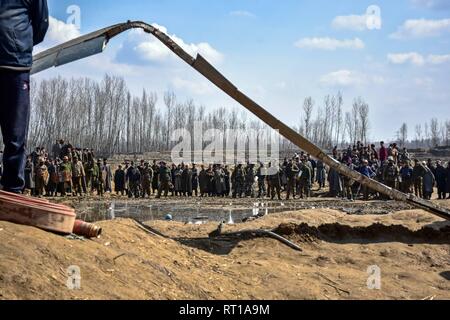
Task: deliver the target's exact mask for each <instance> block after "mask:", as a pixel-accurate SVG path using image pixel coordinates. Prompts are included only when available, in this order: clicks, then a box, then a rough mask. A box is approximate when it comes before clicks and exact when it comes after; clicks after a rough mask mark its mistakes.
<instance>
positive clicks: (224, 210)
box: [77, 201, 297, 224]
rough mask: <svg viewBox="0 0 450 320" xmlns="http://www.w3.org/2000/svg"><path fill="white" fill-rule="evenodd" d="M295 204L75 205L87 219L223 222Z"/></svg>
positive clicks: (195, 222) (79, 212)
mask: <svg viewBox="0 0 450 320" xmlns="http://www.w3.org/2000/svg"><path fill="white" fill-rule="evenodd" d="M296 208H297V206H295V207H294V206H292V207H291V206H286V205H285V204H284V203H275V202H267V203H266V202H255V203H253V205H248V206H246V207H245V206H244V207H243V206H239V207H237V208H236V205H235V204H233V203H230V204H229V205H219V206H214V205H202V204H201V203H196V204H192V203H191V204H185V205H184V204H174V203H154V202H151V201H148V202H138V203H136V202H128V201H114V202H110V203H105V202H89V203H85V204H81V205H80V206H78V207H77V215H78V218H80V219H82V220H85V221H87V222H97V221H103V220H114V219H116V218H132V219H136V220H138V221H153V220H167V217H168V216H170V218H171V220H173V221H178V222H183V223H189V224H203V223H206V222H225V223H227V224H235V223H242V222H244V221H246V220H248V219H250V218H252V217H261V216H264V215H268V214H273V213H279V212H286V211H291V210H295V209H296Z"/></svg>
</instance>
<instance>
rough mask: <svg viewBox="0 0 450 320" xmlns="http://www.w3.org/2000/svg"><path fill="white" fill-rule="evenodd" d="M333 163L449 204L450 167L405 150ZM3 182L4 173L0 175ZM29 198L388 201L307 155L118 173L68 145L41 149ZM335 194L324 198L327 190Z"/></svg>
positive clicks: (369, 149)
mask: <svg viewBox="0 0 450 320" xmlns="http://www.w3.org/2000/svg"><path fill="white" fill-rule="evenodd" d="M333 157H334V158H335V159H336V160H338V161H339V162H341V163H342V164H344V165H346V166H348V167H349V168H350V169H352V170H355V171H358V172H360V173H361V174H363V175H365V176H367V177H369V178H372V179H375V180H377V181H379V182H381V183H383V184H385V185H387V186H389V187H391V188H394V189H398V190H400V191H402V192H404V193H415V195H416V196H418V197H421V198H424V199H431V196H432V194H433V192H434V189H435V187H437V190H438V198H439V199H445V198H446V196H447V194H448V197H449V198H450V163H447V164H444V163H443V162H441V161H440V160H437V161H435V162H434V163H433V161H431V159H430V160H428V161H427V162H421V161H419V160H417V159H412V158H411V156H410V154H409V153H408V151H407V150H406V148H403V149H402V150H400V149H399V148H398V147H397V145H396V144H392V145H390V146H389V147H385V145H384V143H383V142H381V144H380V147H379V148H378V149H377V148H376V146H375V145H370V146H364V145H363V144H362V143H360V142H358V143H357V144H356V145H354V146H349V147H348V148H347V149H346V150H343V151H339V150H338V148H337V147H336V148H334V150H333ZM0 176H1V167H0ZM25 182H26V183H25V191H26V192H29V193H31V195H34V196H37V197H42V196H48V197H56V196H63V197H64V196H67V195H72V196H84V195H94V194H96V195H99V196H103V195H104V194H105V193H115V194H117V195H118V196H128V197H130V198H148V197H152V196H155V197H156V198H160V197H162V196H164V197H168V196H169V195H170V196H173V197H194V196H195V197H197V196H198V197H233V198H247V197H248V198H270V199H272V200H273V199H275V198H277V199H279V200H282V195H283V196H284V199H286V200H289V199H291V198H293V199H295V198H297V197H298V198H304V199H305V198H308V197H311V196H312V189H313V187H314V186H315V187H316V188H317V191H321V190H323V192H315V194H324V195H327V196H331V197H337V198H346V199H349V200H355V199H358V198H362V199H364V200H369V199H372V198H383V196H382V195H379V194H377V193H375V192H373V191H371V190H370V189H368V188H367V187H365V186H362V185H359V184H358V183H357V182H355V181H353V180H351V179H349V178H347V177H345V176H343V175H341V174H339V173H338V172H337V171H336V170H334V169H331V168H328V167H327V166H325V165H324V163H323V162H322V161H317V160H315V159H313V158H312V157H311V156H310V155H308V154H305V153H303V152H301V153H299V154H295V155H294V156H293V157H292V158H291V159H287V158H286V159H284V161H282V162H281V163H280V164H278V163H273V164H272V163H269V164H267V165H266V164H263V163H259V164H250V163H247V164H238V165H236V166H233V167H229V166H227V165H221V164H215V165H196V164H184V163H182V164H179V165H176V164H167V163H166V162H164V161H161V162H157V161H156V160H153V161H152V162H151V163H150V162H148V161H145V160H138V161H136V162H135V161H128V160H125V161H124V163H123V164H120V165H118V167H117V168H116V169H115V170H113V168H112V166H111V164H110V163H109V162H108V160H107V159H97V158H96V157H95V153H94V150H92V149H86V148H84V149H82V148H75V147H73V146H72V145H71V144H70V143H65V142H64V141H63V140H60V141H57V142H56V143H55V144H54V145H53V147H52V149H51V151H50V152H48V151H47V150H46V149H45V148H40V147H39V148H36V149H35V150H34V151H33V152H32V153H31V154H30V155H29V156H28V157H27V161H26V165H25ZM326 186H328V187H329V188H328V189H327V191H325V187H326Z"/></svg>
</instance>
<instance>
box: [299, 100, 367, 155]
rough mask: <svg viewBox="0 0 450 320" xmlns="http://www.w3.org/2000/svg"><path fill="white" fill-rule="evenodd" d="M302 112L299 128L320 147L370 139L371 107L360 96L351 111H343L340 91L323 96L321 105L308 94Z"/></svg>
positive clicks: (328, 147) (327, 147)
mask: <svg viewBox="0 0 450 320" xmlns="http://www.w3.org/2000/svg"><path fill="white" fill-rule="evenodd" d="M301 111H302V120H301V124H300V126H299V127H298V131H299V132H300V133H301V134H303V135H304V136H306V137H307V138H308V139H309V140H311V141H312V142H314V143H315V144H317V145H319V146H320V147H322V148H325V149H331V148H333V147H334V146H342V145H344V144H346V143H353V144H354V143H356V142H357V141H361V142H363V143H368V142H369V141H368V139H369V130H370V121H369V112H370V108H369V105H368V104H367V103H366V102H365V101H364V100H363V99H362V98H357V99H355V100H354V101H353V104H352V109H351V111H347V112H345V111H344V98H343V96H342V93H341V92H338V93H337V94H336V95H327V96H325V98H324V101H323V105H322V106H320V105H319V106H316V102H315V101H314V100H313V99H312V98H311V97H307V98H306V99H305V101H304V103H303V108H302V110H301Z"/></svg>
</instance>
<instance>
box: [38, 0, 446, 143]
mask: <svg viewBox="0 0 450 320" xmlns="http://www.w3.org/2000/svg"><path fill="white" fill-rule="evenodd" d="M71 5H77V6H78V7H79V8H80V13H81V19H80V20H79V21H78V19H76V18H77V16H76V15H75V16H74V15H73V14H72V13H73V12H74V11H73V10H72V9H73V7H70V6H71ZM371 5H376V7H370V6H371ZM49 6H50V15H51V16H52V18H51V26H50V31H49V33H48V35H47V39H46V41H45V43H44V44H43V45H41V46H40V47H39V48H38V49H37V50H42V49H43V48H48V47H50V46H52V45H55V44H57V43H61V42H64V41H66V40H69V39H71V38H73V37H76V36H78V35H80V34H85V33H88V32H90V31H94V30H96V29H99V28H102V27H106V26H109V25H111V24H115V23H118V22H125V21H127V20H142V21H145V22H148V23H154V24H157V25H158V26H159V27H160V28H161V29H163V30H164V31H167V32H168V34H169V35H171V36H172V37H173V38H174V39H175V40H176V41H177V42H178V43H179V44H180V45H182V46H183V47H184V48H185V49H186V50H187V51H188V52H190V53H191V54H195V53H197V52H199V53H201V54H202V55H203V56H205V57H206V58H207V59H208V60H209V61H210V62H212V63H213V64H214V65H216V66H217V68H218V69H219V70H221V71H222V72H223V73H224V74H225V75H226V76H227V77H228V78H229V79H230V80H231V81H233V82H234V83H235V84H236V85H237V86H238V87H239V88H240V89H241V90H242V91H244V92H245V93H247V94H248V95H250V96H251V97H252V98H253V99H255V100H256V101H257V102H259V103H260V104H261V105H263V106H264V107H265V108H267V109H268V110H269V111H271V112H272V113H274V114H275V115H276V116H278V117H279V118H280V119H281V120H283V121H285V122H287V123H288V124H289V125H298V123H299V122H300V119H301V106H302V104H303V100H304V98H305V97H307V96H312V97H313V99H314V100H315V101H316V104H317V105H322V103H323V96H324V95H326V94H334V93H336V92H337V91H339V90H340V91H342V93H343V95H344V102H345V108H346V109H347V110H349V109H350V108H351V104H352V100H353V99H354V98H355V97H358V96H361V97H363V98H364V99H365V100H366V101H367V102H368V103H369V104H370V108H371V134H370V136H371V137H372V138H374V139H385V140H389V139H390V138H394V137H395V133H396V131H397V130H398V128H399V127H400V126H401V123H402V122H407V123H408V124H409V126H410V135H411V136H412V135H413V128H414V126H415V125H416V124H417V123H420V122H423V121H424V119H427V120H428V119H430V118H432V117H437V118H439V119H450V111H449V110H450V92H449V89H450V0H396V1H392V0H390V1H384V0H379V1H365V0H359V1H350V0H337V1H329V0H314V1H313V0H283V1H275V0H270V1H269V0H212V1H204V0H127V1H114V0H96V1H88V0H78V1H76V0H70V1H66V0H49ZM369 7H370V8H369ZM368 8H369V9H370V10H369V11H370V12H371V14H369V15H368V14H367V9H368ZM68 9H70V10H69V13H68ZM378 9H380V12H379V15H380V17H381V18H377V17H378ZM71 10H72V11H71ZM74 17H75V18H74ZM78 22H80V25H79V28H78V27H77V23H78ZM73 23H75V24H73ZM105 73H110V74H116V75H121V76H123V77H124V78H125V79H126V80H127V83H128V85H129V88H130V90H131V91H132V92H133V93H135V94H140V93H141V92H142V90H143V89H144V88H145V89H146V90H148V91H155V92H157V93H159V94H162V93H163V92H164V91H165V90H173V91H174V92H175V93H176V94H177V95H178V97H179V99H180V100H181V101H183V100H185V99H188V98H193V99H194V100H195V101H196V103H197V104H202V105H205V106H206V107H207V108H216V107H227V108H234V107H237V104H236V103H234V102H233V101H232V100H231V99H229V98H228V97H227V96H225V95H224V94H223V93H221V92H220V91H219V90H218V89H216V88H215V87H213V86H212V85H210V84H209V83H208V82H207V81H206V80H204V79H203V78H202V77H201V76H199V75H197V74H196V73H195V71H194V70H191V69H190V68H189V67H187V66H185V65H184V64H183V62H182V61H181V60H180V61H179V60H178V59H177V58H176V57H174V56H173V55H172V53H171V52H169V50H168V49H166V48H165V47H163V46H162V45H160V44H159V43H158V42H157V41H156V40H155V39H153V38H152V37H150V36H149V35H144V34H142V33H140V32H135V31H133V32H128V33H126V34H124V35H121V36H120V37H118V38H116V39H114V40H113V41H112V42H111V43H110V44H109V46H108V48H107V50H106V51H105V53H103V54H102V55H100V56H96V57H92V58H89V59H86V60H83V61H80V62H77V63H73V64H71V65H67V66H64V67H60V68H58V69H53V70H50V71H46V72H43V73H41V74H39V75H38V76H37V78H46V77H52V76H55V75H62V76H64V77H72V76H73V77H84V76H88V77H92V78H95V79H101V78H102V77H103V75H104V74H105ZM160 100H162V99H160ZM159 104H160V105H162V101H160V102H159Z"/></svg>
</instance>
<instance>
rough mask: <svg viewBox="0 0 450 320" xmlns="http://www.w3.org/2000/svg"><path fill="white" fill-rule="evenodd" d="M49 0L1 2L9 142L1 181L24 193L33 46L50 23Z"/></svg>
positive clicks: (0, 86)
mask: <svg viewBox="0 0 450 320" xmlns="http://www.w3.org/2000/svg"><path fill="white" fill-rule="evenodd" d="M48 21H49V18H48V8H47V1H46V0H28V1H23V0H8V1H1V2H0V97H1V98H2V102H1V104H0V127H1V131H2V134H3V142H4V144H5V152H4V156H3V171H4V172H3V175H2V180H1V184H2V185H3V188H4V190H5V191H9V192H13V193H20V192H21V191H22V189H23V188H24V186H25V179H24V169H25V160H26V151H25V149H26V139H27V133H28V125H29V118H30V70H31V66H32V62H33V47H34V46H35V45H37V44H39V43H41V42H42V41H43V40H44V37H45V34H46V32H47V29H48V24H49V22H48Z"/></svg>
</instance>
